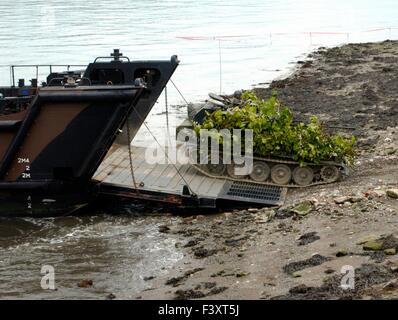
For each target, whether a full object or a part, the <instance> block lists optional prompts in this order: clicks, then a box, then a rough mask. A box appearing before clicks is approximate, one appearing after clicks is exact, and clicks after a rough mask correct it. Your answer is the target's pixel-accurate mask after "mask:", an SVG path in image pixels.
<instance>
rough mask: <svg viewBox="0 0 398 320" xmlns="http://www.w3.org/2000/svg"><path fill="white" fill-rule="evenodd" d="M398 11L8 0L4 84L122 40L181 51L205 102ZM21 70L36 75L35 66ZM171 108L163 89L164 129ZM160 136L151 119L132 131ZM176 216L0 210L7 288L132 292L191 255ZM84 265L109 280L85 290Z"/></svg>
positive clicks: (160, 126)
mask: <svg viewBox="0 0 398 320" xmlns="http://www.w3.org/2000/svg"><path fill="white" fill-rule="evenodd" d="M397 16H398V5H397V3H396V1H395V0H380V1H377V2H375V1H372V0H366V1H363V0H352V1H343V0H336V1H333V2H331V1H319V0H303V1H300V2H297V1H293V0H285V1H273V0H268V1H264V0H247V1H245V2H242V1H237V0H228V1H227V0H218V1H214V0H212V1H210V0H202V1H186V0H158V1H155V0H145V1H142V0H141V1H130V0H119V1H116V2H110V1H105V0H85V1H81V0H69V1H64V0H12V1H11V0H1V2H0V48H1V59H2V60H1V61H0V84H1V85H8V84H9V82H10V77H9V69H8V67H7V66H9V65H11V64H14V65H15V64H65V63H66V64H84V65H86V64H87V63H88V62H90V61H92V60H93V59H94V58H95V57H97V56H104V55H108V54H109V53H110V52H111V51H112V50H113V49H114V48H120V49H121V51H122V52H123V53H124V54H125V55H127V56H129V57H130V58H133V59H168V58H169V57H170V56H171V55H173V54H177V55H178V56H179V58H180V60H181V66H180V67H179V68H178V69H177V72H176V74H175V75H174V77H173V81H174V82H175V83H176V85H177V86H178V87H179V89H180V90H181V92H182V93H183V95H184V96H185V98H186V99H187V100H188V101H189V102H196V101H201V100H203V99H205V98H206V96H207V93H208V92H220V91H221V92H223V93H231V92H233V91H234V90H236V89H242V88H250V87H251V86H253V85H260V86H262V85H267V83H268V82H270V81H271V80H272V79H274V78H276V77H280V76H282V75H284V74H286V73H287V72H288V71H289V70H290V69H291V68H292V67H293V62H295V61H297V60H299V59H302V58H303V57H304V56H305V54H307V53H308V52H310V51H311V50H313V49H314V48H316V47H319V46H333V45H339V44H342V43H346V42H362V41H378V40H385V39H387V38H390V39H396V38H398V29H397V28H398V23H396V17H397ZM379 29H382V30H379ZM310 32H311V33H310ZM347 33H348V34H347ZM220 66H221V70H220ZM220 71H221V72H220ZM220 75H221V77H220ZM16 77H17V78H20V77H25V78H27V79H29V78H33V77H35V70H33V69H32V70H29V71H25V72H22V71H18V73H17V74H16ZM220 78H221V81H220ZM168 92H169V101H170V102H171V104H172V105H174V106H172V107H171V109H170V124H171V127H172V128H171V132H173V127H175V126H176V125H177V124H179V122H181V121H182V119H183V118H184V117H185V115H186V109H185V107H178V106H177V105H181V104H184V100H183V99H182V97H181V96H180V95H179V94H178V93H177V91H176V90H175V88H174V87H173V86H171V85H169V90H168ZM164 111H165V103H164V97H163V96H162V97H161V98H160V99H159V102H158V103H157V104H156V106H155V107H154V109H153V111H152V113H151V115H150V116H149V118H148V124H149V127H150V129H151V131H153V132H154V133H155V134H159V133H160V132H162V130H164V129H165V123H166V119H165V114H164ZM150 140H151V138H150V135H149V134H148V132H147V131H146V129H144V128H143V129H142V130H140V132H139V134H138V136H137V137H136V139H135V140H134V143H135V144H137V145H139V144H141V145H142V144H147V143H148V141H150ZM131 210H132V211H133V212H134V211H137V212H138V211H139V210H135V209H134V208H131ZM169 219H170V217H163V218H159V217H158V218H149V217H136V216H135V215H134V216H131V215H127V216H126V215H125V216H118V217H112V216H109V215H105V216H103V215H101V216H95V217H91V218H55V219H46V220H41V219H37V220H17V221H15V220H1V221H0V275H1V276H0V297H1V298H10V297H14V298H50V297H52V298H62V297H69V298H79V297H80V298H81V297H85V298H95V297H97V298H98V297H103V296H104V294H105V293H107V292H115V293H117V294H118V296H120V297H125V298H128V297H133V296H134V294H135V293H136V292H138V291H140V290H142V289H144V288H145V286H146V283H145V281H143V280H142V279H143V277H145V276H147V274H146V272H147V270H149V269H150V270H151V271H152V272H153V273H157V272H158V273H161V272H166V270H167V268H171V267H172V266H173V264H174V263H175V262H176V261H178V260H179V259H180V258H181V255H180V253H179V252H178V251H176V249H175V247H174V244H173V243H172V242H170V241H169V240H167V238H165V237H163V236H162V235H161V234H159V233H158V232H157V227H158V225H159V224H160V223H162V222H164V221H167V220H169ZM159 262H161V263H159ZM43 264H53V265H55V266H56V270H58V271H57V272H58V273H57V276H58V278H59V281H60V282H59V286H60V288H61V289H60V290H58V291H57V292H56V293H55V294H54V293H51V294H49V293H47V292H45V291H43V290H41V289H40V285H39V284H40V269H41V266H42V265H43ZM162 268H165V269H164V270H162ZM82 277H83V278H93V279H94V280H95V282H96V283H99V285H98V286H96V289H95V290H91V291H87V290H79V289H77V288H76V281H78V280H79V279H80V280H81V279H82Z"/></svg>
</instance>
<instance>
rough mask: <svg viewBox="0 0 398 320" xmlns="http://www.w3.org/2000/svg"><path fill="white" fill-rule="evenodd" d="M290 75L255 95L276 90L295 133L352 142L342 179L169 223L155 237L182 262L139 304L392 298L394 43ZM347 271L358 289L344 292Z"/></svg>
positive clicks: (396, 153)
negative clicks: (276, 201) (320, 127)
mask: <svg viewBox="0 0 398 320" xmlns="http://www.w3.org/2000/svg"><path fill="white" fill-rule="evenodd" d="M298 64H299V68H298V69H297V71H296V72H295V73H294V74H293V75H291V76H290V77H288V78H286V79H284V80H278V81H274V82H272V83H271V85H270V88H268V89H256V93H257V94H258V95H259V96H261V97H264V98H266V97H268V96H269V95H270V93H271V90H272V89H277V90H278V95H279V97H280V99H281V100H282V101H284V102H285V104H286V105H287V106H289V107H290V108H291V109H292V110H293V112H294V115H295V117H296V119H298V120H299V121H307V120H308V119H309V117H310V116H311V115H317V116H318V117H319V118H320V119H321V120H322V121H323V122H324V123H325V125H326V126H327V127H328V128H329V129H330V130H333V131H339V132H342V133H344V132H346V133H350V134H355V135H357V136H358V151H359V154H358V158H357V160H356V164H355V167H354V168H353V169H352V172H351V174H350V176H349V177H348V178H347V179H346V180H344V181H341V182H339V183H336V184H332V185H325V186H322V187H320V188H319V187H318V188H307V189H295V190H291V191H289V193H288V195H287V200H286V203H285V204H284V206H283V207H281V208H274V209H272V208H262V209H257V208H256V209H248V210H240V211H239V210H233V211H231V212H223V213H219V214H212V215H206V216H204V215H201V213H200V212H197V213H194V215H192V216H189V217H185V218H184V217H178V218H176V219H172V222H170V224H167V225H162V226H160V227H159V233H160V236H161V237H165V238H169V239H171V240H173V241H175V243H176V249H177V250H179V251H181V252H182V253H183V254H184V258H183V259H182V260H180V261H179V262H178V263H177V264H176V265H175V267H174V269H172V270H167V274H166V275H164V276H158V275H152V274H148V275H147V276H146V278H145V279H144V280H145V281H146V282H147V284H148V286H147V289H146V290H145V291H143V292H141V293H140V294H139V295H137V297H136V298H137V299H163V298H170V299H200V298H206V299H372V298H376V299H377V298H397V297H398V255H397V254H396V253H397V250H398V239H397V238H396V237H398V231H397V230H398V228H397V227H398V199H397V198H398V42H394V41H385V42H382V43H366V44H349V45H344V46H342V47H337V48H331V49H326V48H320V49H319V50H317V51H316V52H314V53H312V54H310V55H309V56H308V59H307V60H306V61H300V62H299V63H298ZM346 266H349V267H350V268H352V270H353V271H354V280H355V287H354V288H349V289H347V290H343V289H342V287H341V280H342V278H343V277H344V276H345V274H344V273H342V271H344V270H347V267H346ZM350 270H351V269H350ZM148 272H149V271H148ZM343 280H344V279H343ZM115 294H116V296H117V293H115Z"/></svg>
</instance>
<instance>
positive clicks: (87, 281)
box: [77, 280, 94, 288]
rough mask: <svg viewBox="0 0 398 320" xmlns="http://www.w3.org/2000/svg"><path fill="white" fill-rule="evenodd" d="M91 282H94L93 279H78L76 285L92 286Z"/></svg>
mask: <svg viewBox="0 0 398 320" xmlns="http://www.w3.org/2000/svg"><path fill="white" fill-rule="evenodd" d="M93 284H94V282H93V280H82V281H80V282H79V283H78V284H77V286H78V287H79V288H89V287H92V286H93Z"/></svg>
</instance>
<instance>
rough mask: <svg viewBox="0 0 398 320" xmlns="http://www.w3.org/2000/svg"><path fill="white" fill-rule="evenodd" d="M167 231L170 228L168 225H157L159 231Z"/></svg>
mask: <svg viewBox="0 0 398 320" xmlns="http://www.w3.org/2000/svg"><path fill="white" fill-rule="evenodd" d="M169 231H170V228H169V227H168V226H166V225H164V226H160V227H159V232H160V233H168V232H169Z"/></svg>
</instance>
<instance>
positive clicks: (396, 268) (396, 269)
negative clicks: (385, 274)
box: [390, 266, 398, 272]
mask: <svg viewBox="0 0 398 320" xmlns="http://www.w3.org/2000/svg"><path fill="white" fill-rule="evenodd" d="M390 270H391V272H398V266H391V267H390Z"/></svg>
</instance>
